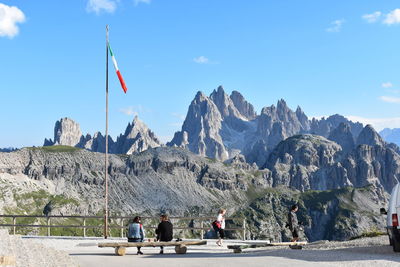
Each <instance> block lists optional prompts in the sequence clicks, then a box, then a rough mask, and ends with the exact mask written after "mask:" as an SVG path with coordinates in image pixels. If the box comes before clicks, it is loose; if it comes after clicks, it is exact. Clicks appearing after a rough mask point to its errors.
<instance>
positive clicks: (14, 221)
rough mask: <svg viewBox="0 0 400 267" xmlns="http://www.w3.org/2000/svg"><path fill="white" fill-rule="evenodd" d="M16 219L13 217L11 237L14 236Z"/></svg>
mask: <svg viewBox="0 0 400 267" xmlns="http://www.w3.org/2000/svg"><path fill="white" fill-rule="evenodd" d="M16 219H17V218H15V217H13V235H15V223H16Z"/></svg>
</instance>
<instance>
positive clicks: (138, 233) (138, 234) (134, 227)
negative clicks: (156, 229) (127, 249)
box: [128, 216, 144, 255]
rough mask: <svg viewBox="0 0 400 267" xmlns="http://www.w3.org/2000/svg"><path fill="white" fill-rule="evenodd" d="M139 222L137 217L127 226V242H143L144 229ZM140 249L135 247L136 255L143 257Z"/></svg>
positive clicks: (139, 219)
mask: <svg viewBox="0 0 400 267" xmlns="http://www.w3.org/2000/svg"><path fill="white" fill-rule="evenodd" d="M141 220H142V219H141V218H140V217H139V216H136V217H135V218H133V222H132V223H130V224H129V225H128V242H143V241H144V229H143V225H142V222H141ZM140 249H141V247H137V255H143V252H141V251H140Z"/></svg>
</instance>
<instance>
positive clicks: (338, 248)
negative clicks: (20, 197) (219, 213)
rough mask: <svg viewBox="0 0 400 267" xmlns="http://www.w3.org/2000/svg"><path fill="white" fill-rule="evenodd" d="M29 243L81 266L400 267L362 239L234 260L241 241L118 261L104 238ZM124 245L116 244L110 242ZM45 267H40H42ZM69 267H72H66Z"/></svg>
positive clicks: (151, 251)
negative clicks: (100, 244)
mask: <svg viewBox="0 0 400 267" xmlns="http://www.w3.org/2000/svg"><path fill="white" fill-rule="evenodd" d="M23 239H26V240H27V241H28V240H29V241H32V242H35V243H39V244H41V245H43V246H46V247H51V248H53V249H54V250H63V251H65V252H67V253H69V255H70V256H71V257H72V258H73V259H74V260H75V261H76V262H78V263H79V265H80V266H82V267H85V266H96V267H98V266H134V265H139V266H140V265H141V266H150V265H159V266H174V267H177V266H207V267H210V266H229V267H234V266H240V267H243V266H244V265H249V264H251V266H266V265H268V266H289V265H296V266H321V265H322V266H368V265H371V264H372V265H373V266H374V267H375V266H400V253H394V252H393V250H392V247H390V246H389V245H388V242H389V241H388V238H387V236H381V237H374V238H362V239H357V240H352V241H345V242H328V241H319V242H315V243H310V244H308V245H306V246H305V247H304V248H303V249H302V250H292V249H289V248H287V247H267V248H257V249H245V250H244V251H243V253H241V254H234V253H232V251H231V250H229V249H227V248H226V245H228V244H243V242H242V241H227V242H225V246H224V247H218V246H216V245H215V240H209V242H208V244H207V245H206V246H192V247H189V248H188V253H187V254H185V255H177V254H175V252H174V248H173V247H168V248H166V254H164V255H159V254H158V251H159V250H158V248H143V249H142V251H143V252H144V255H141V256H138V255H136V249H135V248H128V249H127V255H125V256H124V257H118V256H114V249H113V248H98V247H97V243H98V242H105V240H104V239H99V238H85V239H74V238H47V237H25V238H23ZM112 241H114V242H117V241H125V240H124V239H118V238H112V239H108V240H107V242H112ZM39 266H40V265H39ZM64 266H67V265H64Z"/></svg>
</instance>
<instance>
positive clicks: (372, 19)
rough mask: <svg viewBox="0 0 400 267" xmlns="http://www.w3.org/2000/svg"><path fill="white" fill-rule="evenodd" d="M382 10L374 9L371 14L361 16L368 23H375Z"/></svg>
mask: <svg viewBox="0 0 400 267" xmlns="http://www.w3.org/2000/svg"><path fill="white" fill-rule="evenodd" d="M381 15H382V12H380V11H375V12H374V13H372V14H365V15H363V16H362V18H363V19H364V20H366V21H367V22H368V23H375V22H377V21H378V20H379V18H380V17H381Z"/></svg>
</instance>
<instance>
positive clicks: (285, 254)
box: [70, 246, 400, 262]
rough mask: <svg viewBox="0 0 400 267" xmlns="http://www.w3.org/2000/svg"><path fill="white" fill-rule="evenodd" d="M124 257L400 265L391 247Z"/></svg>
mask: <svg viewBox="0 0 400 267" xmlns="http://www.w3.org/2000/svg"><path fill="white" fill-rule="evenodd" d="M90 255H92V256H109V257H119V256H116V255H115V254H113V253H112V252H110V253H104V252H101V253H93V252H82V253H79V252H74V253H71V254H70V256H77V257H79V256H90ZM124 257H132V258H133V257H141V258H148V259H151V258H157V259H178V258H186V259H187V258H191V259H196V258H197V259H201V258H231V259H234V258H252V257H266V258H268V257H280V258H287V259H293V260H302V261H308V262H346V261H361V262H362V261H371V260H372V261H379V260H382V261H391V262H400V254H398V253H395V252H393V250H392V247H390V246H373V247H354V248H339V249H304V250H290V249H274V250H267V249H262V250H251V249H249V250H244V252H243V253H240V254H235V253H233V252H228V251H221V252H211V253H210V252H206V251H204V252H198V251H193V250H190V251H188V253H187V254H175V253H174V252H173V251H167V252H166V253H165V254H162V255H161V254H158V250H157V251H154V252H152V253H150V252H149V253H148V254H147V253H146V252H145V254H144V255H142V256H137V255H136V253H135V252H133V251H132V252H130V251H129V252H128V253H127V254H126V255H125V256H124Z"/></svg>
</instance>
